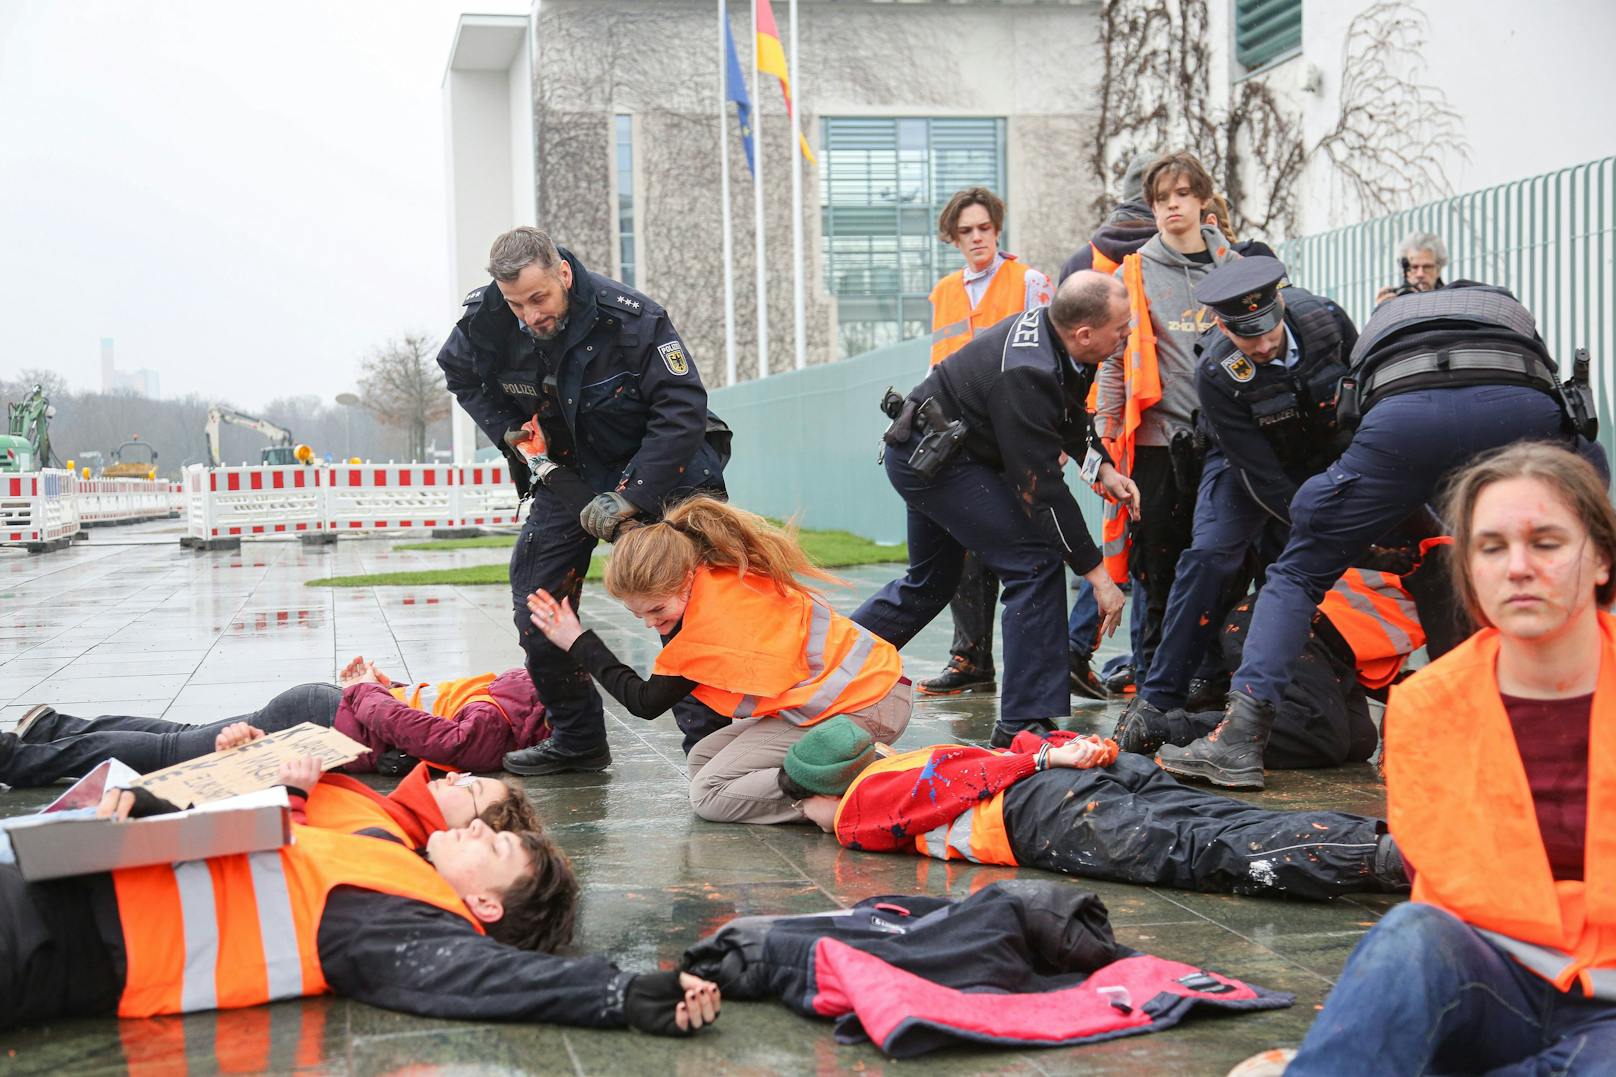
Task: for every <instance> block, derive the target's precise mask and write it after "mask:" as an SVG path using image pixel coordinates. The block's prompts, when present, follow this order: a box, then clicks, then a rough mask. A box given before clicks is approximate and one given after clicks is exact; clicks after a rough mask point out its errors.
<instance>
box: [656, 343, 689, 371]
mask: <svg viewBox="0 0 1616 1077" xmlns="http://www.w3.org/2000/svg"><path fill="white" fill-rule="evenodd" d="M657 353H658V354H659V355H661V356H662V362H663V364H664V365H665V366H666V367H667V368H668V373H669V374H673V375H680V374H688V373H690V362H689V360H687V359H686V358H685V346H684V345H683V344H681V343H680V342H679V341H677V340H670V341H668V342H667V343H666V344H658V345H657Z"/></svg>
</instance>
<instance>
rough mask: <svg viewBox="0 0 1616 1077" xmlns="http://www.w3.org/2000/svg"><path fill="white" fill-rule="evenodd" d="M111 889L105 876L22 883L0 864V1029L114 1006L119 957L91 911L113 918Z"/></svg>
mask: <svg viewBox="0 0 1616 1077" xmlns="http://www.w3.org/2000/svg"><path fill="white" fill-rule="evenodd" d="M111 891H112V877H111V876H110V875H87V876H80V877H76V878H69V879H50V880H47V881H45V882H38V883H30V882H25V881H24V880H23V877H22V872H21V871H19V870H18V869H17V865H15V864H0V1028H12V1027H15V1026H17V1025H30V1024H37V1023H39V1022H42V1021H47V1020H51V1019H53V1018H57V1017H72V1016H76V1015H81V1014H97V1013H113V1012H115V1011H116V1010H117V1008H118V996H119V995H121V994H122V993H123V977H122V975H120V973H121V971H122V968H121V966H122V963H123V962H122V960H121V955H120V960H118V961H117V962H116V963H115V962H114V961H113V958H112V955H111V954H110V953H109V951H108V947H107V944H106V942H105V941H104V940H103V938H102V934H103V933H102V932H101V930H100V928H99V925H98V923H97V914H96V909H97V907H98V906H100V907H101V909H102V912H103V914H106V911H107V909H108V908H109V907H110V909H111V910H112V915H116V908H117V906H116V904H115V903H113V902H114V899H113V898H112V895H111ZM109 903H112V904H110V906H109Z"/></svg>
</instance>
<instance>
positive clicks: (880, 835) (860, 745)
mask: <svg viewBox="0 0 1616 1077" xmlns="http://www.w3.org/2000/svg"><path fill="white" fill-rule="evenodd" d="M880 752H881V749H878V748H877V747H876V746H875V745H874V744H873V743H872V742H871V740H870V737H869V734H867V733H864V732H863V731H862V730H860V729H858V728H857V727H856V726H853V725H851V724H850V723H849V724H844V723H843V722H842V720H841V719H839V718H838V719H835V720H834V721H831V722H827V723H825V724H824V725H822V726H818V727H816V728H815V729H814V730H812V731H811V732H810V733H809V734H808V735H807V736H805V737H804V738H803V739H802V740H800V741H798V742H797V743H796V744H794V745H793V746H792V748H791V751H789V752H788V753H787V754H786V759H785V765H784V767H783V772H782V777H781V779H780V781H781V786H782V788H784V789H785V790H786V792H787V793H788V794H790V795H792V796H794V797H796V798H797V799H798V800H800V801H801V803H802V805H803V810H804V812H805V813H806V814H807V815H808V817H809V818H810V819H812V820H813V821H814V822H815V823H817V824H819V826H820V827H822V828H823V829H825V830H826V831H829V832H830V833H832V834H834V835H835V836H836V840H837V841H838V842H840V843H841V844H842V845H844V846H846V847H847V848H849V849H857V850H860V851H862V852H872V853H914V854H916V855H919V856H929V857H933V858H935V859H938V860H955V861H965V862H967V863H973V864H1006V865H1018V866H1021V867H1031V868H1042V869H1044V870H1045V871H1054V872H1059V873H1061V874H1063V875H1076V876H1080V877H1082V878H1085V879H1107V880H1110V881H1114V882H1129V883H1140V884H1144V885H1152V886H1175V887H1180V888H1183V889H1186V890H1206V891H1222V892H1228V891H1231V890H1232V891H1235V892H1237V893H1246V894H1258V893H1260V894H1272V895H1285V896H1289V897H1300V898H1312V899H1322V898H1329V897H1334V896H1336V895H1338V894H1347V893H1354V892H1362V891H1370V892H1376V891H1401V890H1406V889H1407V888H1408V880H1407V878H1406V877H1405V875H1404V873H1403V869H1402V862H1401V860H1400V859H1399V858H1398V857H1397V855H1396V847H1395V844H1394V843H1393V842H1392V841H1391V839H1390V837H1389V836H1387V834H1386V825H1385V823H1383V822H1381V821H1380V820H1379V819H1370V818H1366V817H1364V816H1361V815H1346V814H1343V813H1340V812H1290V811H1270V810H1268V809H1265V808H1260V807H1256V806H1254V805H1250V804H1246V803H1243V802H1241V801H1238V800H1232V799H1230V798H1228V797H1220V796H1216V795H1214V794H1210V793H1206V792H1203V791H1202V790H1199V789H1194V788H1191V787H1189V786H1186V785H1181V784H1179V783H1178V782H1177V781H1175V780H1174V779H1173V778H1171V777H1169V776H1168V775H1167V774H1164V773H1163V772H1162V771H1161V769H1160V768H1159V767H1157V766H1155V765H1154V764H1152V763H1151V762H1150V761H1149V760H1148V759H1144V758H1142V757H1140V756H1137V755H1123V756H1119V755H1118V754H1117V746H1116V744H1115V743H1114V742H1112V741H1109V740H1106V741H1102V740H1100V739H1099V738H1098V737H1095V736H1092V735H1078V734H1075V733H1069V732H1064V731H1063V732H1057V733H1051V734H1049V735H1048V736H1047V737H1045V738H1040V737H1038V736H1037V735H1036V734H1033V733H1029V732H1022V733H1019V734H1017V735H1016V737H1015V739H1014V740H1012V741H1011V742H1010V747H1009V749H1008V750H1004V751H998V750H994V749H991V748H982V747H978V746H974V745H965V744H938V745H932V746H931V747H928V748H921V749H918V750H916V751H909V752H897V753H891V754H888V755H886V756H885V757H884V758H882V757H880Z"/></svg>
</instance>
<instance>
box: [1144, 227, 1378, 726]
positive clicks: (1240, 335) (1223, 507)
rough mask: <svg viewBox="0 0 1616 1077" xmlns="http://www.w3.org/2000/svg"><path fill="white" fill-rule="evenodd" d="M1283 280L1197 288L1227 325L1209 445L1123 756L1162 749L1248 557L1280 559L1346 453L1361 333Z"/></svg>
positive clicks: (1209, 390) (1203, 426) (1250, 266)
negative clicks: (1344, 407)
mask: <svg viewBox="0 0 1616 1077" xmlns="http://www.w3.org/2000/svg"><path fill="white" fill-rule="evenodd" d="M1285 276H1286V270H1285V266H1284V264H1283V263H1282V262H1280V261H1279V259H1277V258H1271V257H1266V256H1256V257H1250V258H1242V259H1240V260H1239V261H1236V262H1230V263H1228V264H1227V265H1223V266H1220V267H1218V268H1217V269H1214V270H1213V271H1212V272H1211V273H1210V274H1208V275H1207V277H1206V279H1204V280H1203V281H1201V283H1200V285H1199V286H1198V287H1197V288H1196V289H1195V299H1196V301H1197V302H1200V303H1204V304H1206V306H1207V307H1209V308H1210V309H1211V310H1212V312H1213V314H1214V315H1215V316H1216V318H1217V325H1218V329H1219V332H1217V333H1209V334H1208V335H1207V337H1206V338H1205V339H1204V341H1203V343H1202V345H1201V347H1200V349H1199V350H1200V353H1201V361H1200V363H1199V364H1198V365H1197V367H1196V393H1197V396H1198V398H1199V400H1200V403H1201V407H1200V417H1199V425H1200V430H1201V433H1202V434H1203V436H1205V437H1206V438H1207V439H1208V441H1209V442H1210V445H1209V447H1208V449H1207V453H1206V462H1205V465H1204V467H1203V469H1202V472H1201V482H1200V489H1199V492H1198V493H1197V495H1196V502H1195V525H1194V538H1193V540H1192V542H1191V544H1190V548H1189V549H1188V550H1186V551H1184V553H1183V555H1181V556H1180V558H1179V560H1178V566H1177V574H1176V576H1175V579H1174V581H1173V589H1172V593H1171V595H1170V597H1169V598H1168V602H1167V616H1166V618H1165V621H1164V623H1163V626H1162V639H1161V643H1160V645H1159V646H1158V648H1157V650H1156V654H1155V657H1154V658H1153V659H1152V660H1151V664H1150V669H1149V671H1148V672H1147V673H1146V675H1145V676H1142V677H1141V678H1140V682H1139V690H1138V693H1137V694H1136V695H1135V697H1134V698H1133V699H1132V700H1130V701H1129V703H1128V706H1127V708H1126V709H1124V711H1123V713H1122V716H1121V718H1120V719H1119V720H1118V722H1117V728H1116V731H1115V732H1114V733H1113V737H1114V738H1115V739H1116V741H1117V743H1118V745H1119V746H1121V747H1122V749H1123V750H1124V751H1131V752H1143V753H1147V754H1148V753H1151V752H1154V751H1155V750H1156V749H1157V748H1159V747H1161V745H1162V743H1163V741H1164V740H1165V739H1166V738H1167V736H1168V733H1169V725H1168V722H1167V720H1166V717H1165V713H1166V712H1167V711H1171V710H1173V709H1174V708H1177V707H1183V706H1184V705H1185V703H1186V694H1187V691H1188V688H1189V682H1190V678H1191V676H1192V675H1193V674H1194V672H1195V670H1196V668H1197V667H1198V665H1199V664H1200V661H1201V659H1202V657H1203V656H1204V654H1205V653H1206V649H1207V648H1208V647H1209V646H1210V645H1211V644H1212V640H1213V634H1214V633H1215V632H1216V631H1217V628H1218V626H1219V625H1220V624H1222V622H1223V619H1224V614H1225V613H1226V612H1227V611H1226V610H1225V609H1224V608H1223V605H1224V603H1225V602H1226V601H1227V600H1228V599H1229V598H1231V597H1234V596H1231V595H1228V594H1227V591H1228V590H1229V588H1230V585H1231V583H1233V582H1234V581H1235V580H1236V579H1237V577H1238V575H1239V573H1240V570H1241V568H1242V566H1243V565H1244V563H1245V561H1246V557H1247V554H1248V551H1250V550H1252V549H1253V548H1255V549H1257V550H1258V551H1259V553H1260V552H1262V551H1267V555H1268V556H1269V557H1272V556H1273V555H1275V554H1277V553H1278V551H1279V549H1280V548H1281V547H1283V545H1284V540H1285V535H1286V532H1287V531H1288V530H1289V528H1290V522H1291V517H1290V504H1291V497H1292V496H1293V495H1294V494H1295V493H1296V490H1297V487H1299V486H1300V485H1301V484H1302V483H1303V482H1305V481H1306V480H1307V479H1309V478H1311V477H1312V476H1313V475H1316V474H1318V473H1319V472H1320V471H1323V470H1324V468H1325V467H1326V466H1327V465H1328V464H1329V463H1330V461H1331V460H1333V459H1334V458H1335V456H1336V454H1337V452H1338V451H1339V450H1338V439H1337V431H1336V423H1335V389H1336V383H1337V382H1338V381H1339V380H1340V379H1341V376H1342V375H1343V374H1345V373H1346V371H1347V367H1346V361H1347V357H1348V355H1349V354H1350V353H1351V351H1352V346H1353V344H1355V343H1356V342H1357V339H1358V331H1357V329H1356V328H1355V327H1354V326H1353V324H1352V321H1351V319H1349V318H1348V317H1347V316H1346V314H1345V313H1343V312H1342V310H1341V308H1340V307H1338V306H1336V305H1335V304H1334V303H1333V302H1331V301H1330V300H1328V299H1322V298H1320V297H1318V296H1316V295H1313V294H1312V293H1311V292H1307V291H1304V290H1302V289H1301V288H1294V287H1293V288H1284V289H1282V288H1281V287H1280V285H1281V284H1282V282H1283V281H1284V280H1285Z"/></svg>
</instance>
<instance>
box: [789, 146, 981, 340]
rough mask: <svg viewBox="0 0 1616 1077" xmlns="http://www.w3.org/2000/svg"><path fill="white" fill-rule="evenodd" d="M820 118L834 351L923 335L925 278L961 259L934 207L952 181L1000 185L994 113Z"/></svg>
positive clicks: (953, 187)
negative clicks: (835, 318) (940, 235)
mask: <svg viewBox="0 0 1616 1077" xmlns="http://www.w3.org/2000/svg"><path fill="white" fill-rule="evenodd" d="M824 125H825V126H824V149H823V152H822V153H821V156H820V168H819V195H820V205H821V207H822V208H821V213H822V216H823V244H824V255H825V274H826V287H827V288H828V289H829V290H830V292H831V293H832V294H833V295H835V296H836V297H837V299H838V302H837V310H838V312H839V324H840V338H841V339H840V340H839V342H838V344H839V350H840V352H841V354H842V355H843V356H848V355H857V354H859V353H860V352H865V351H869V350H870V349H872V348H879V347H883V346H885V345H888V344H895V343H897V342H898V341H900V340H908V339H910V338H911V337H917V336H926V335H927V334H929V333H930V332H931V304H930V302H929V300H928V298H927V297H928V296H929V295H930V294H931V289H932V285H934V284H935V283H936V282H937V279H938V278H939V277H941V276H943V275H945V274H947V273H951V272H953V271H954V270H955V269H958V268H959V266H960V264H961V262H960V255H959V252H958V251H956V250H955V249H954V248H953V247H951V246H949V245H948V244H946V243H943V242H941V241H940V240H938V239H937V238H936V226H937V215H938V214H939V213H940V212H941V211H942V208H943V206H944V205H945V204H946V203H947V202H948V200H949V198H950V197H952V196H953V194H954V192H955V191H958V190H959V189H961V188H962V187H975V186H982V187H989V188H991V189H992V190H994V191H995V192H997V193H999V194H1001V195H1002V194H1003V193H1004V186H1005V185H1004V169H1005V166H1004V158H1005V135H1004V130H1005V125H1004V121H1003V120H1002V119H994V118H989V119H931V118H924V117H920V118H911V117H904V118H865V117H860V118H853V117H847V118H827V119H826V120H825V121H824ZM1001 242H1002V240H1001Z"/></svg>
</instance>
